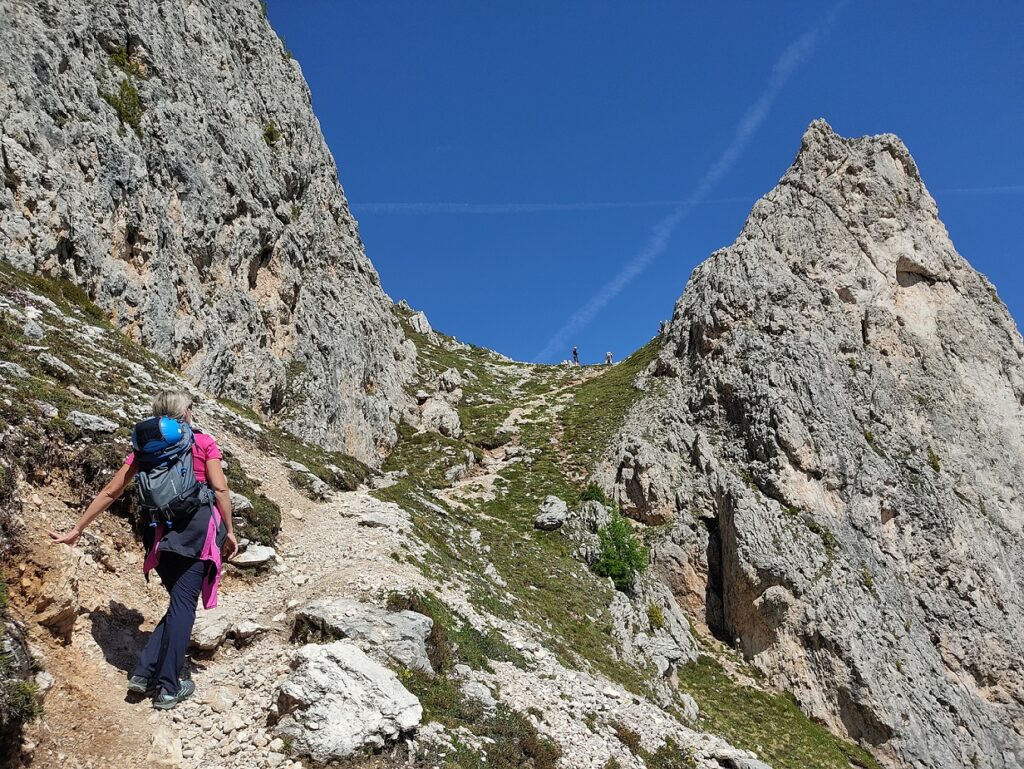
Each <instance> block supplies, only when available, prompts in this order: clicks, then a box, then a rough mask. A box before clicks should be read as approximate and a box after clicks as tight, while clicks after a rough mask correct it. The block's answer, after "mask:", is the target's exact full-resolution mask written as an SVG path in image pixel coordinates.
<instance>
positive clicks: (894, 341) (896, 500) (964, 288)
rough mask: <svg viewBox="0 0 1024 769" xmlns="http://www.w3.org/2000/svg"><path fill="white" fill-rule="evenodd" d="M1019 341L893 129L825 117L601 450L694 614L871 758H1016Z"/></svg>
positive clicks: (924, 761) (660, 567)
mask: <svg viewBox="0 0 1024 769" xmlns="http://www.w3.org/2000/svg"><path fill="white" fill-rule="evenodd" d="M1022 357H1024V346H1022V344H1021V337H1020V335H1019V333H1018V332H1017V330H1016V328H1015V326H1014V323H1013V321H1012V319H1011V318H1010V316H1009V314H1008V312H1007V310H1006V308H1005V307H1004V306H1003V304H1002V303H1001V302H1000V301H999V299H998V297H997V295H996V292H995V290H994V289H993V287H992V285H991V283H989V282H988V281H987V280H986V279H985V278H984V277H983V276H982V275H980V274H979V273H977V272H976V271H974V270H973V269H972V268H971V267H970V265H969V264H967V262H966V261H965V260H964V259H963V258H961V257H960V256H959V255H958V254H957V253H956V251H955V249H954V247H953V245H952V243H951V242H950V240H949V237H948V235H947V233H946V230H945V228H944V227H943V225H942V223H941V222H940V220H939V218H938V213H937V209H936V205H935V202H934V201H933V200H932V198H931V197H930V196H929V194H928V192H927V190H926V189H925V186H924V183H923V182H922V180H921V176H920V174H919V172H918V168H917V166H916V165H915V163H914V160H913V159H912V158H911V156H910V153H909V152H908V151H907V149H906V147H905V146H904V145H903V144H902V143H901V142H900V140H899V139H898V138H896V137H895V136H892V135H882V136H873V137H866V138H861V139H844V138H841V137H839V136H837V135H836V134H835V133H833V131H832V130H831V129H830V128H829V126H828V125H827V124H826V123H824V122H823V121H816V122H815V123H813V124H812V125H811V126H810V127H809V128H808V130H807V132H806V134H805V135H804V137H803V143H802V145H801V148H800V151H799V154H798V156H797V158H796V160H795V162H794V163H793V165H792V166H791V167H790V169H789V170H788V171H787V173H786V174H785V176H783V178H782V180H781V181H780V182H779V184H778V186H777V187H776V188H775V189H774V190H772V191H771V192H770V193H769V194H767V195H766V196H765V197H764V198H763V199H761V200H760V201H759V202H758V203H757V204H756V205H755V206H754V208H753V210H752V211H751V213H750V216H749V218H748V220H747V222H746V225H745V226H744V228H743V231H742V232H741V233H740V236H739V238H738V239H737V240H736V242H735V243H733V245H732V246H730V247H729V248H726V249H723V250H721V251H718V252H716V253H715V254H713V255H712V256H711V257H710V258H709V259H708V260H707V261H706V262H704V263H703V264H702V265H700V266H699V267H698V268H697V269H696V270H695V271H694V272H693V275H692V276H691V278H690V280H689V283H688V284H687V286H686V290H685V293H684V294H683V296H682V298H680V300H679V302H678V303H677V305H676V308H675V313H674V317H673V320H672V322H671V325H670V328H669V330H668V331H667V334H666V337H665V339H664V340H663V347H662V349H661V352H660V354H659V357H658V358H657V360H656V361H655V362H654V363H653V364H652V365H651V367H650V368H649V369H648V375H647V376H646V379H645V381H644V388H645V390H646V394H645V396H644V397H643V398H642V400H641V401H640V402H639V403H638V404H637V405H636V406H635V407H634V408H633V409H632V411H631V412H630V414H629V416H628V418H627V420H626V425H625V427H624V428H623V429H622V431H621V432H620V434H619V437H618V439H617V442H616V443H615V446H614V449H613V452H612V455H611V457H610V459H609V461H608V462H607V464H606V465H605V467H604V470H603V474H604V479H605V481H606V483H607V484H608V485H609V487H612V486H614V488H615V492H616V494H617V496H618V499H619V501H620V502H621V503H622V505H623V507H624V509H625V510H626V511H627V512H628V513H629V514H630V515H631V516H633V517H634V518H636V519H638V520H642V521H644V522H646V523H648V524H665V525H664V527H663V529H662V530H661V533H660V534H659V535H658V539H657V542H656V544H655V545H654V547H653V563H654V569H655V571H656V573H657V574H658V575H659V577H660V578H661V579H662V581H664V582H665V583H666V584H668V585H669V586H670V587H671V588H672V591H673V593H674V594H675V596H676V598H677V600H678V601H679V603H680V605H682V606H683V607H685V609H687V610H688V611H689V613H691V615H692V616H694V617H695V618H696V619H698V620H699V623H700V624H701V625H702V626H703V628H704V630H705V632H709V633H711V634H714V635H715V636H718V637H719V638H721V639H723V640H726V641H727V642H729V643H735V644H736V645H737V646H738V648H740V649H741V650H742V652H743V655H744V657H745V658H746V659H747V660H749V661H752V663H753V664H754V665H755V666H756V667H758V668H759V669H761V670H762V671H763V672H764V673H766V674H767V675H768V677H769V679H770V680H771V681H772V682H773V683H775V684H776V685H778V686H781V687H783V688H785V689H788V690H790V691H792V692H793V693H794V694H795V696H796V699H797V700H798V702H799V704H800V706H801V707H802V709H803V710H805V712H807V713H808V714H810V715H811V716H812V717H813V718H815V719H818V720H820V721H822V722H824V723H826V724H828V725H829V726H830V727H832V728H834V729H835V730H837V731H839V732H840V733H845V734H847V735H848V736H849V737H851V738H852V739H854V740H856V741H859V742H861V743H862V744H867V745H870V746H872V747H873V750H874V752H875V753H876V755H878V756H880V757H881V758H883V759H884V760H886V762H887V763H889V764H891V765H893V766H907V767H922V768H923V767H929V768H933V769H951V767H992V768H998V769H1008V768H1010V767H1019V766H1022V765H1024V738H1022V736H1021V734H1022V731H1024V672H1022V668H1021V664H1020V661H1021V659H1024V643H1022V640H1021V639H1022V637H1024V593H1022V588H1021V583H1020V575H1021V574H1022V573H1024V546H1022V543H1021V527H1022V524H1024V515H1022V512H1021V495H1022V494H1024V480H1022V478H1024V438H1022V435H1024V406H1022V404H1024V364H1022Z"/></svg>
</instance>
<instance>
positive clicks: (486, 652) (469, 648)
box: [387, 593, 525, 673]
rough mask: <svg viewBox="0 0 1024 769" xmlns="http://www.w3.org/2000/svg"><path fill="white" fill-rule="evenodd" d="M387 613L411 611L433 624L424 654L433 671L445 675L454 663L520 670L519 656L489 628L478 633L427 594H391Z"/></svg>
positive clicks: (520, 657) (521, 661) (464, 619)
mask: <svg viewBox="0 0 1024 769" xmlns="http://www.w3.org/2000/svg"><path fill="white" fill-rule="evenodd" d="M387 608H388V611H414V612H417V613H418V614H423V615H425V616H427V617H430V618H431V619H432V620H433V621H434V627H433V629H432V630H431V636H430V638H429V639H428V645H427V651H428V654H429V655H430V664H431V665H432V666H433V667H434V670H436V671H438V672H439V673H440V672H445V671H447V670H449V669H451V668H452V667H453V666H454V665H455V663H456V662H461V663H463V664H466V665H469V666H470V667H471V668H474V669H476V670H488V671H489V670H491V667H490V661H491V660H494V661H499V662H511V663H513V664H514V665H517V666H519V667H522V666H523V665H524V664H525V661H524V660H523V656H522V655H521V654H520V653H519V652H517V651H516V650H515V649H513V648H512V646H511V645H509V643H508V642H507V641H505V639H504V638H503V637H502V635H501V633H499V632H498V631H497V630H494V629H493V628H491V629H489V630H488V631H487V632H481V631H480V630H477V629H476V628H475V627H473V626H472V625H471V624H470V622H469V621H468V620H467V619H466V618H465V617H462V616H461V615H460V614H458V613H457V612H455V611H453V610H452V609H450V608H449V607H448V606H447V605H446V604H445V603H444V602H443V601H441V600H440V599H439V598H438V597H437V596H435V595H433V594H430V593H426V594H423V593H409V594H406V593H391V594H390V595H389V596H388V602H387Z"/></svg>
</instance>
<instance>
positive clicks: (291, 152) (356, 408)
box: [0, 0, 415, 463]
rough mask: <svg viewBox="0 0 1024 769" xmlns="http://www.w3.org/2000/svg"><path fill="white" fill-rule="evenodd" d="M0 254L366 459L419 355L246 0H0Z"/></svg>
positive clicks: (306, 98) (200, 376) (276, 51)
mask: <svg viewBox="0 0 1024 769" xmlns="http://www.w3.org/2000/svg"><path fill="white" fill-rule="evenodd" d="M0 28H2V29H3V30H4V45H3V47H2V50H0V161H2V166H3V188H2V189H0V257H2V258H3V259H4V260H6V261H9V262H11V263H12V264H14V265H15V266H17V267H19V268H21V269H27V270H31V271H36V272H42V273H45V274H49V275H57V276H62V277H66V278H70V279H71V280H73V281H74V282H75V283H77V284H79V285H81V286H83V287H85V288H86V289H87V290H88V292H89V294H90V296H91V297H92V298H93V299H94V300H95V301H96V302H97V303H98V304H99V305H100V306H101V307H102V308H103V309H104V310H105V311H106V312H107V313H108V315H109V317H110V318H111V319H112V320H113V321H114V322H115V323H116V324H117V325H118V326H120V327H121V328H123V329H125V330H126V331H127V332H128V333H129V334H130V335H131V336H132V337H133V338H135V339H136V340H138V341H141V342H142V343H143V344H144V345H145V346H146V347H147V348H149V349H150V350H152V351H154V352H156V353H157V354H159V355H160V356H161V357H163V358H165V359H166V360H169V361H171V362H172V363H173V364H175V365H176V366H178V367H180V368H181V369H182V370H183V371H184V372H185V373H186V375H187V376H188V377H189V378H190V379H191V380H192V381H194V382H195V383H197V384H198V385H200V386H201V387H203V388H204V389H206V390H208V391H211V392H213V393H215V394H217V395H221V396H226V397H229V398H231V399H234V400H236V401H240V402H243V403H245V404H248V405H253V406H255V407H257V408H258V409H259V410H260V411H261V412H262V413H264V414H265V415H268V416H271V417H273V418H275V419H277V420H279V421H280V422H282V423H284V424H286V425H288V426H289V427H290V428H291V429H292V430H293V431H294V432H296V433H297V434H298V435H300V436H302V437H304V438H306V439H309V440H312V441H315V442H318V443H321V444H323V445H325V446H327V447H330V448H333V449H341V450H344V451H347V452H348V453H350V454H353V455H355V456H357V457H359V458H360V459H363V460H364V461H369V462H371V463H375V462H376V461H377V460H378V458H379V454H380V452H381V451H382V450H384V449H386V448H387V447H389V446H390V445H391V444H392V443H393V442H394V440H395V438H396V433H395V429H394V426H393V423H394V422H395V421H397V412H398V411H399V410H400V409H401V408H402V406H403V405H404V401H405V395H404V393H403V384H404V382H405V380H406V379H407V378H408V376H409V374H410V371H411V370H412V368H413V366H414V363H413V361H412V360H411V359H410V355H415V350H414V349H413V348H412V347H411V346H410V345H408V344H405V345H403V341H404V340H403V335H402V333H401V330H400V328H399V326H398V323H397V321H396V319H395V317H394V316H393V314H392V312H391V307H390V300H389V299H388V298H387V296H386V295H385V294H384V292H383V291H382V289H381V287H380V283H379V280H378V277H377V274H376V272H375V271H374V269H373V266H372V265H371V264H370V262H369V261H368V260H367V258H366V256H365V255H364V253H363V246H362V243H361V241H360V239H359V233H358V231H357V227H356V223H355V221H354V219H353V218H352V216H351V214H350V212H349V210H348V205H347V203H346V200H345V197H344V194H343V193H342V190H341V188H340V186H339V184H338V179H337V172H336V168H335V165H334V162H333V160H332V158H331V156H330V153H329V152H328V150H327V148H326V146H325V144H324V140H323V137H322V136H321V133H320V128H319V124H318V123H317V120H316V118H315V116H314V115H313V111H312V109H311V104H310V94H309V90H308V88H307V87H306V84H305V82H304V80H303V77H302V73H301V71H300V69H299V65H298V64H297V63H296V62H295V61H294V60H293V59H292V58H291V55H290V53H288V51H287V50H286V49H285V48H284V46H283V44H282V42H281V41H280V40H279V39H278V38H277V37H276V36H275V34H274V33H273V31H272V30H271V28H270V26H269V24H268V22H267V20H266V18H265V17H264V15H263V13H262V11H261V8H260V4H259V3H258V2H256V0H227V1H226V2H152V1H150V0H132V1H131V2H128V1H127V0H124V1H122V2H90V1H89V0H71V1H70V2H19V0H3V2H0Z"/></svg>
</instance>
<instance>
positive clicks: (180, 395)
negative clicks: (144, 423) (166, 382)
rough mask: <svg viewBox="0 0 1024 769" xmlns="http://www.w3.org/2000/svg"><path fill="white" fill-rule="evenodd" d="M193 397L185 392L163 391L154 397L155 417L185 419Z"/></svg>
mask: <svg viewBox="0 0 1024 769" xmlns="http://www.w3.org/2000/svg"><path fill="white" fill-rule="evenodd" d="M191 405H192V396H191V395H189V394H188V393H187V392H185V391H184V390H161V391H160V392H158V393H157V394H156V395H154V396H153V416H155V417H170V418H171V419H184V418H185V412H186V411H188V409H189V407H190V406H191Z"/></svg>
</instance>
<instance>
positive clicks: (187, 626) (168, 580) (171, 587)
mask: <svg viewBox="0 0 1024 769" xmlns="http://www.w3.org/2000/svg"><path fill="white" fill-rule="evenodd" d="M205 571H206V564H205V563H204V562H203V561H200V560H199V559H197V558H186V557H185V556H182V555H178V554H177V553H161V554H160V562H159V563H158V564H157V567H156V572H157V574H159V575H160V581H161V582H163V583H164V587H165V588H167V592H168V593H170V596H171V603H170V606H168V607H167V613H166V614H165V615H164V618H163V619H162V620H160V624H159V625H157V626H156V628H155V629H154V630H153V634H152V635H151V636H150V637H149V641H147V642H146V646H145V648H144V649H143V650H142V655H141V656H140V657H139V664H138V665H136V666H135V672H134V673H133V674H132V675H136V676H142V677H143V678H146V679H148V680H150V681H153V680H156V682H157V683H159V685H160V688H161V689H162V690H163V691H164V692H166V693H168V694H177V693H178V689H179V687H180V683H179V681H178V674H179V673H180V672H181V668H182V666H183V665H184V664H185V651H186V650H187V649H188V642H189V638H191V636H192V625H193V623H194V622H195V621H196V606H197V604H198V602H199V593H200V591H201V590H202V586H203V575H204V573H205Z"/></svg>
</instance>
